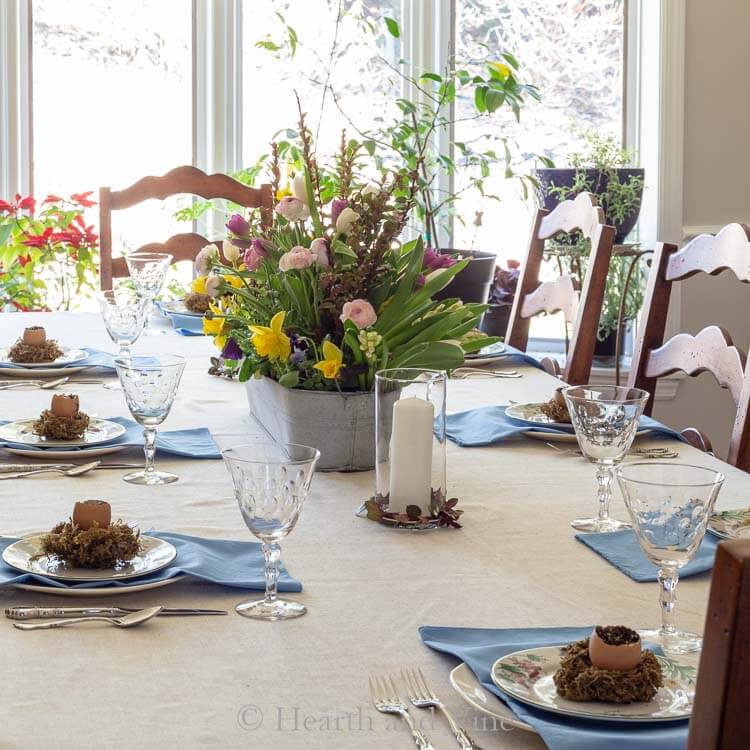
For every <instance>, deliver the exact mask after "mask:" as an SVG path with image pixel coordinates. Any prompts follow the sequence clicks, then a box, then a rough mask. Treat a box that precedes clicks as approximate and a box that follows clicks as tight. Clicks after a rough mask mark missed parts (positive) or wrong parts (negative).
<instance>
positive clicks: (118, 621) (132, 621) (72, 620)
mask: <svg viewBox="0 0 750 750" xmlns="http://www.w3.org/2000/svg"><path fill="white" fill-rule="evenodd" d="M162 609H163V607H149V608H148V609H142V610H140V611H138V612H131V613H130V614H128V615H123V616H122V617H99V616H93V617H69V618H67V619H65V620H49V621H48V622H14V623H13V627H15V628H18V629H19V630H48V629H49V628H61V627H63V626H64V625H75V624H76V623H78V622H108V623H109V624H110V625H114V626H115V627H117V628H132V627H135V626H136V625H140V624H141V623H143V622H146V621H147V620H150V619H151V618H152V617H156V615H158V614H159V612H161V611H162Z"/></svg>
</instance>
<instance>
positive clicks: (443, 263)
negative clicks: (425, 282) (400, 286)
mask: <svg viewBox="0 0 750 750" xmlns="http://www.w3.org/2000/svg"><path fill="white" fill-rule="evenodd" d="M455 263H456V259H455V258H452V257H451V256H450V255H443V254H442V253H439V252H438V251H437V250H435V248H434V247H428V248H427V249H426V250H425V251H424V260H423V261H422V266H423V268H425V269H427V270H429V271H437V270H438V269H440V268H450V267H451V266H453V265H455Z"/></svg>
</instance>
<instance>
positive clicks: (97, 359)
mask: <svg viewBox="0 0 750 750" xmlns="http://www.w3.org/2000/svg"><path fill="white" fill-rule="evenodd" d="M83 351H84V352H86V353H88V355H89V356H88V357H86V359H82V360H81V361H80V362H71V363H70V364H69V365H65V366H64V367H55V368H54V369H55V370H60V371H61V372H65V370H67V369H69V368H71V367H101V368H103V369H106V370H112V371H113V372H114V369H115V355H114V354H111V353H110V352H103V351H100V350H99V349H91V348H89V347H83ZM19 367H25V365H22V364H15V363H13V362H2V363H0V369H1V368H5V369H14V368H19Z"/></svg>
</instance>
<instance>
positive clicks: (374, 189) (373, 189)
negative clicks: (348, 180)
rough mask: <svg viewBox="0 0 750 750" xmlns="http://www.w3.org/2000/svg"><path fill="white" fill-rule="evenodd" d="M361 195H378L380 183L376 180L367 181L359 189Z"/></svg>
mask: <svg viewBox="0 0 750 750" xmlns="http://www.w3.org/2000/svg"><path fill="white" fill-rule="evenodd" d="M361 193H362V195H378V194H379V193H380V185H378V184H377V182H368V183H367V184H366V185H365V186H364V187H363V188H362V190H361Z"/></svg>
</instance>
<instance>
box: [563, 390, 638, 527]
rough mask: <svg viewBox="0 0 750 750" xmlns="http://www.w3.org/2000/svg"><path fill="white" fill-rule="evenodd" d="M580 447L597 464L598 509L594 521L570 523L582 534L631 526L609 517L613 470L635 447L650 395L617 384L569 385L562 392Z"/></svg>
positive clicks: (589, 519)
mask: <svg viewBox="0 0 750 750" xmlns="http://www.w3.org/2000/svg"><path fill="white" fill-rule="evenodd" d="M563 396H564V397H565V403H566V405H567V407H568V412H569V413H570V420H571V422H572V423H573V428H574V429H575V433H576V438H577V439H578V446H579V447H580V449H581V452H582V453H583V455H584V456H585V457H586V458H587V459H588V460H589V461H591V462H592V463H593V464H596V481H597V484H598V490H597V502H598V506H599V510H598V512H597V515H596V517H595V518H576V519H574V520H573V521H571V522H570V525H571V526H572V527H573V528H574V529H578V530H579V531H595V532H610V531H619V530H620V529H625V528H629V527H630V524H628V523H624V522H622V521H617V520H616V519H614V518H611V517H610V515H609V503H610V501H611V499H612V470H613V469H614V467H615V466H617V465H618V464H620V463H621V462H622V460H623V459H624V458H625V456H626V455H627V453H628V451H629V450H630V446H631V445H632V444H633V440H634V439H635V435H636V432H637V431H638V421H639V420H640V418H641V414H643V409H644V407H645V406H646V402H647V401H648V396H649V394H648V393H647V392H646V391H643V390H641V389H640V388H627V387H625V386H617V385H602V386H600V385H580V386H577V385H576V386H569V387H568V388H565V389H564V390H563Z"/></svg>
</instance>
